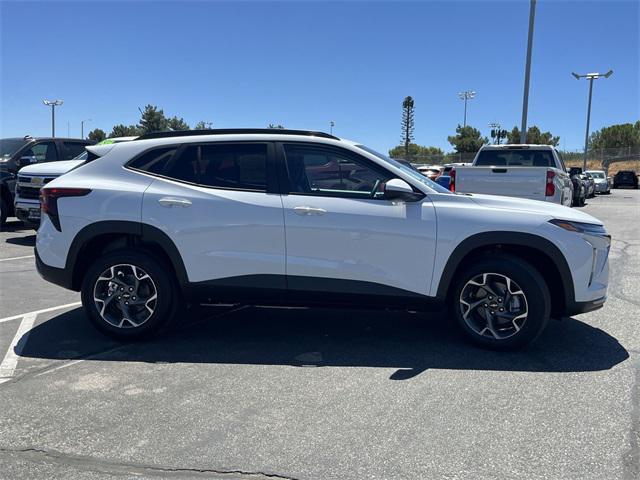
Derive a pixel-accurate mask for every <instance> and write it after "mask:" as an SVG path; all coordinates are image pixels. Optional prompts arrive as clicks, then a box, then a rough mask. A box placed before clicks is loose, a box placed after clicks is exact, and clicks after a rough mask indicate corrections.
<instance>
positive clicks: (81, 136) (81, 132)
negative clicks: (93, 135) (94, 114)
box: [80, 118, 93, 138]
mask: <svg viewBox="0 0 640 480" xmlns="http://www.w3.org/2000/svg"><path fill="white" fill-rule="evenodd" d="M91 121H93V120H92V119H90V118H87V119H85V120H80V138H84V122H91Z"/></svg>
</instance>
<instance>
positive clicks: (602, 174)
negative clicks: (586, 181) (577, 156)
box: [587, 172, 605, 178]
mask: <svg viewBox="0 0 640 480" xmlns="http://www.w3.org/2000/svg"><path fill="white" fill-rule="evenodd" d="M587 173H588V174H589V175H591V176H592V177H593V178H605V177H604V172H587Z"/></svg>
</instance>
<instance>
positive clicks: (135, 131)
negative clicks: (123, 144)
mask: <svg viewBox="0 0 640 480" xmlns="http://www.w3.org/2000/svg"><path fill="white" fill-rule="evenodd" d="M140 133H141V132H140V129H139V128H138V127H136V126H135V125H123V124H119V125H114V127H113V128H112V129H111V133H110V134H109V138H116V137H132V136H136V135H140Z"/></svg>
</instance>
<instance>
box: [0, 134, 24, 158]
mask: <svg viewBox="0 0 640 480" xmlns="http://www.w3.org/2000/svg"><path fill="white" fill-rule="evenodd" d="M26 144H27V141H26V140H22V139H21V138H3V139H2V140H0V157H10V156H12V155H13V154H14V153H16V152H17V151H18V150H20V148H22V147H23V146H24V145H26Z"/></svg>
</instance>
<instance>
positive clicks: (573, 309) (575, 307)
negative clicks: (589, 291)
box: [565, 296, 607, 317]
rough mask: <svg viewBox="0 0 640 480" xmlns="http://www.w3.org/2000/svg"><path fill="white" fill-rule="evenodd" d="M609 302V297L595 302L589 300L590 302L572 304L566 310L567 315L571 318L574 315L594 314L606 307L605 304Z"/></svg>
mask: <svg viewBox="0 0 640 480" xmlns="http://www.w3.org/2000/svg"><path fill="white" fill-rule="evenodd" d="M606 301H607V297H606V296H604V297H601V298H597V299H595V300H589V301H588V302H572V303H570V304H569V305H567V306H566V308H565V315H566V316H567V317H571V316H573V315H580V314H581V313H588V312H593V311H594V310H598V309H600V308H602V307H603V306H604V302H606Z"/></svg>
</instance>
